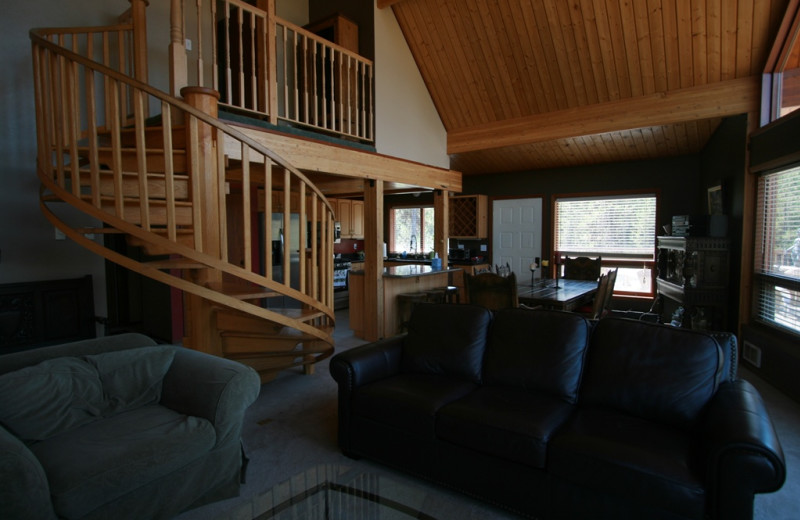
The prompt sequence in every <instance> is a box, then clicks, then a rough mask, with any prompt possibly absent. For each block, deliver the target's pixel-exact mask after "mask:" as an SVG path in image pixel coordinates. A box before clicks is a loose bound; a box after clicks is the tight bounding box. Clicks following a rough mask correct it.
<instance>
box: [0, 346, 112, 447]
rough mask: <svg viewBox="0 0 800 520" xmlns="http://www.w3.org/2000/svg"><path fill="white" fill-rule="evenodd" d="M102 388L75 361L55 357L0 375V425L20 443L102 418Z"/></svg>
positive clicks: (80, 362)
mask: <svg viewBox="0 0 800 520" xmlns="http://www.w3.org/2000/svg"><path fill="white" fill-rule="evenodd" d="M103 408H104V400H103V385H102V383H101V382H100V377H99V376H98V374H97V371H96V370H95V369H94V368H93V367H92V366H91V365H89V364H88V363H86V362H85V361H83V360H81V359H78V358H56V359H52V360H49V361H45V362H43V363H39V364H38V365H35V366H32V367H26V368H23V369H21V370H16V371H14V372H9V373H7V374H3V375H2V376H0V423H2V424H3V426H4V427H5V428H6V429H8V430H9V431H10V432H11V433H13V434H14V435H16V436H17V437H18V438H19V439H21V440H22V441H24V442H28V443H29V442H35V441H41V440H44V439H47V438H49V437H51V436H53V435H56V434H58V433H61V432H65V431H69V430H72V429H74V428H77V427H79V426H82V425H84V424H88V423H90V422H93V421H95V420H97V419H98V418H100V417H102V413H103Z"/></svg>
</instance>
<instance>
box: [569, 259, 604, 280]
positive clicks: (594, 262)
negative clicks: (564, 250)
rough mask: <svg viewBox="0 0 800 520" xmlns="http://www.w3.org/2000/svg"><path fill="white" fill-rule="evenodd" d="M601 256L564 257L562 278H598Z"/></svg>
mask: <svg viewBox="0 0 800 520" xmlns="http://www.w3.org/2000/svg"><path fill="white" fill-rule="evenodd" d="M601 264H602V258H601V257H599V256H598V257H597V258H589V257H588V256H579V257H577V258H570V257H566V258H565V259H564V278H567V279H569V280H598V279H600V265H601Z"/></svg>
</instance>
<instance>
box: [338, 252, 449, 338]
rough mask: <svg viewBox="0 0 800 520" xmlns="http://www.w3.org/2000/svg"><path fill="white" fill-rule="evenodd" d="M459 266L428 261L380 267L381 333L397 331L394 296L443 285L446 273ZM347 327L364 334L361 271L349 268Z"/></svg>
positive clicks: (396, 312) (445, 281)
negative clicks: (437, 266)
mask: <svg viewBox="0 0 800 520" xmlns="http://www.w3.org/2000/svg"><path fill="white" fill-rule="evenodd" d="M460 270H461V269H460V268H446V269H434V268H432V267H431V266H430V265H419V264H418V265H399V266H389V267H384V269H383V324H384V328H383V330H384V336H385V337H387V338H388V337H390V336H394V335H396V334H399V333H400V320H399V319H398V315H399V309H398V305H397V296H398V295H399V294H409V293H419V292H424V291H428V290H432V289H435V288H437V287H445V286H447V285H448V281H449V279H450V273H454V272H458V271H460ZM350 328H351V329H353V333H354V334H355V336H356V337H359V338H363V337H364V332H363V331H364V271H363V270H352V271H350Z"/></svg>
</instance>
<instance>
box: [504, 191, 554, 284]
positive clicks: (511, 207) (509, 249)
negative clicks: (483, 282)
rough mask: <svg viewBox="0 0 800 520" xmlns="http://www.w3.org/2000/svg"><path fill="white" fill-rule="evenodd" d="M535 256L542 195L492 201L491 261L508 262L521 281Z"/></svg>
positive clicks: (539, 241)
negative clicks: (539, 196)
mask: <svg viewBox="0 0 800 520" xmlns="http://www.w3.org/2000/svg"><path fill="white" fill-rule="evenodd" d="M536 257H538V258H541V257H542V199H541V198H531V199H501V200H495V201H493V202H492V265H493V266H495V265H505V264H506V263H508V264H509V265H510V266H511V270H512V271H514V273H516V275H517V280H518V281H524V280H526V279H527V277H529V276H530V274H531V272H530V265H531V264H532V263H533V259H534V258H536Z"/></svg>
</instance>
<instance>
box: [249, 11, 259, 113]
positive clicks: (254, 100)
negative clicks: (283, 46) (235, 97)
mask: <svg viewBox="0 0 800 520" xmlns="http://www.w3.org/2000/svg"><path fill="white" fill-rule="evenodd" d="M256 48H257V46H256V15H255V13H253V12H251V13H250V107H249V108H250V109H251V110H258V82H257V81H256Z"/></svg>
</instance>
